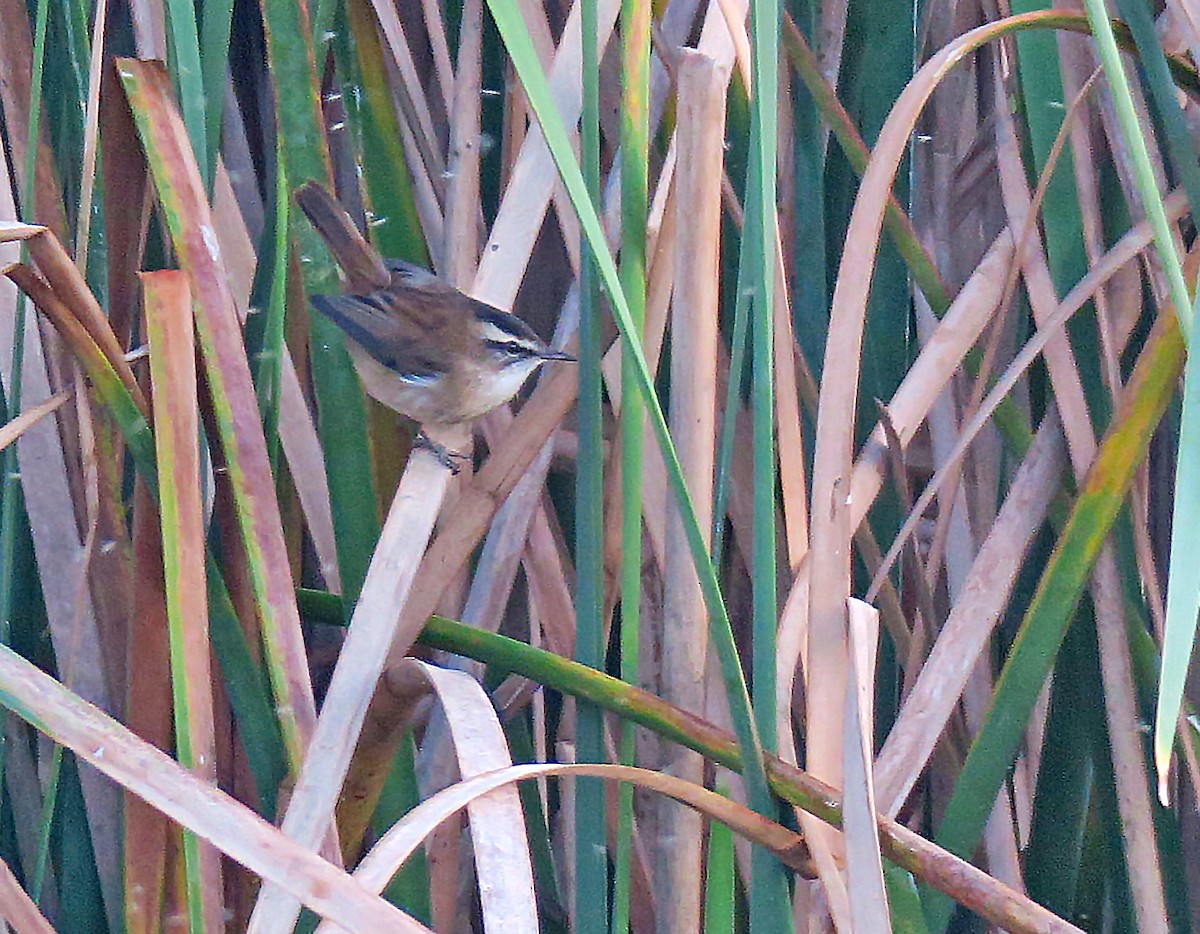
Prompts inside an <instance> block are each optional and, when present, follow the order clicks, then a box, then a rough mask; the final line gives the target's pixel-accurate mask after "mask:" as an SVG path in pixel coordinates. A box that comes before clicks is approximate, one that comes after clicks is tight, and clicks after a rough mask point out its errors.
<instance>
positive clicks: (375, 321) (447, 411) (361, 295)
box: [296, 182, 575, 470]
mask: <svg viewBox="0 0 1200 934" xmlns="http://www.w3.org/2000/svg"><path fill="white" fill-rule="evenodd" d="M296 203H297V204H299V205H300V208H301V210H303V211H304V214H305V216H307V217H308V219H309V222H310V223H311V224H312V225H313V227H315V228H316V230H317V232H318V233H319V234H320V235H321V237H322V239H323V240H324V241H325V243H326V245H327V246H328V247H329V251H330V252H331V253H332V254H333V256H334V258H335V259H336V260H337V262H338V265H339V266H341V267H342V271H343V272H344V273H345V275H346V280H347V283H346V284H347V290H348V294H345V295H314V296H313V297H312V303H313V306H314V307H315V308H316V309H317V311H319V312H321V313H322V314H323V315H325V316H326V317H327V318H329V319H330V320H331V321H333V322H334V324H336V325H337V326H338V327H339V328H340V329H341V330H342V332H343V333H344V334H345V335H346V338H347V340H346V348H347V350H348V351H349V352H350V357H351V359H352V360H353V361H354V367H355V369H356V370H357V371H358V376H359V379H361V380H362V384H363V387H364V388H365V389H366V391H367V392H368V393H369V394H370V395H371V396H373V397H374V398H376V399H378V400H379V401H380V402H382V403H383V404H384V405H386V406H387V407H388V408H391V409H394V410H395V411H397V412H399V413H400V414H401V415H406V416H407V417H409V418H411V419H413V420H414V421H417V422H420V423H421V424H422V425H427V424H433V425H457V424H461V423H464V422H470V421H473V420H474V419H476V418H478V417H479V416H481V415H483V414H485V413H487V412H490V411H491V410H492V409H494V408H496V406H498V405H500V404H502V403H504V402H507V401H508V400H509V399H511V398H512V397H513V396H514V395H516V393H517V390H519V389H520V388H521V386H522V385H523V384H524V383H525V380H526V379H528V378H529V376H530V375H531V374H532V373H533V372H534V371H535V370H536V369H537V368H538V367H540V366H541V365H542V364H543V363H545V362H546V361H547V360H566V361H574V359H575V358H574V357H572V356H571V355H570V354H567V353H563V352H561V351H557V350H552V349H551V348H550V347H549V346H547V345H546V344H545V343H544V342H543V341H542V340H541V339H540V338H539V337H538V336H537V334H535V333H534V332H533V329H532V328H530V327H529V325H527V324H526V323H525V322H524V321H522V320H521V319H520V318H518V317H516V316H515V315H511V314H509V313H508V312H506V311H501V310H500V309H499V308H493V307H492V306H491V305H487V304H484V303H483V302H480V301H477V300H475V299H473V298H471V297H470V296H469V295H465V294H463V293H462V292H460V291H459V290H458V289H456V288H454V287H453V286H451V285H449V284H447V283H445V282H443V281H442V280H441V279H439V278H438V277H437V276H435V275H434V274H433V273H431V272H428V271H427V270H424V269H421V268H420V267H419V266H414V265H412V264H410V263H406V262H403V261H401V260H394V259H388V260H385V259H383V258H381V257H380V256H379V254H378V253H377V252H376V251H375V250H374V248H373V247H371V245H370V244H369V243H367V241H366V240H364V239H363V237H362V234H360V233H359V231H358V228H357V227H355V226H354V223H353V221H351V220H350V217H349V215H348V214H347V213H346V211H345V209H344V208H343V207H342V206H341V204H340V203H338V201H337V200H336V199H335V198H334V197H333V196H332V195H331V194H329V192H328V191H326V190H325V189H324V188H323V187H321V186H320V185H319V184H317V183H316V182H308V183H307V184H305V185H304V186H302V187H301V188H300V189H299V190H298V191H297V192H296ZM417 440H418V441H419V442H420V443H422V444H424V445H425V446H427V447H430V448H432V449H433V450H434V452H435V453H436V454H438V456H439V457H440V459H441V460H442V462H443V463H445V464H446V466H447V467H449V468H450V469H451V470H453V469H455V468H454V465H453V463H452V460H451V458H453V457H462V456H463V455H461V454H456V453H455V452H450V451H447V450H446V449H445V448H444V447H442V446H441V445H440V444H437V443H435V442H433V441H432V440H430V439H429V437H428V436H427V435H425V434H424V432H423V431H422V432H421V433H420V434H419V435H418V436H417Z"/></svg>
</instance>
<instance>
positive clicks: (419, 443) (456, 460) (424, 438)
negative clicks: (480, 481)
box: [413, 429, 471, 476]
mask: <svg viewBox="0 0 1200 934" xmlns="http://www.w3.org/2000/svg"><path fill="white" fill-rule="evenodd" d="M413 447H414V448H424V449H425V450H426V451H428V452H429V453H430V454H432V455H433V456H434V457H435V458H436V459H437V462H438V463H439V464H441V465H442V466H443V467H445V468H446V469H447V470H448V471H450V473H451V474H452V475H454V476H458V473H459V471H460V470H462V464H463V463H468V462H470V460H471V455H470V454H464V453H463V452H462V451H452V450H450V449H449V448H448V447H446V445H444V444H440V443H438V442H437V441H434V440H433V439H432V438H431V437H429V435H427V434H425V431H424V429H422V430H421V431H418V432H417V436H416V438H414V439H413Z"/></svg>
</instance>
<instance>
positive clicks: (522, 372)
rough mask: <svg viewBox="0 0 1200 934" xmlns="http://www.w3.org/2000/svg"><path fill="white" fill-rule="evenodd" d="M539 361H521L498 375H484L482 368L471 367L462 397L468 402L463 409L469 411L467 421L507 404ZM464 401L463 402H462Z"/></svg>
mask: <svg viewBox="0 0 1200 934" xmlns="http://www.w3.org/2000/svg"><path fill="white" fill-rule="evenodd" d="M541 362H542V361H541V360H537V359H534V360H523V361H521V362H519V363H513V364H510V365H509V366H506V367H505V368H504V369H502V370H501V371H500V372H499V373H496V372H494V371H493V372H491V373H488V374H485V372H484V370H483V368H482V367H478V366H472V367H471V373H470V375H469V376H468V377H467V385H466V386H464V387H463V388H464V390H465V391H464V396H465V397H466V399H469V400H470V404H469V405H464V409H467V410H469V414H467V416H466V417H467V418H468V419H475V418H478V417H479V416H480V415H483V414H484V413H485V412H490V411H491V410H492V409H494V408H495V407H496V406H498V405H500V404H501V403H502V402H507V401H508V400H509V399H511V398H512V397H513V396H515V395H516V394H517V391H518V390H519V389H520V388H521V387H522V386H523V385H524V384H525V380H527V379H529V376H530V374H531V373H533V371H534V370H536V369H537V368H538V367H539V366H540V365H541ZM464 401H465V400H464Z"/></svg>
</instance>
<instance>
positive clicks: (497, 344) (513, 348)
mask: <svg viewBox="0 0 1200 934" xmlns="http://www.w3.org/2000/svg"><path fill="white" fill-rule="evenodd" d="M485 343H486V344H487V345H488V349H490V350H492V351H493V352H495V353H501V354H505V355H506V356H510V357H528V356H531V354H530V351H529V348H528V347H526V346H525V345H524V344H521V343H518V342H517V341H491V340H489V341H485Z"/></svg>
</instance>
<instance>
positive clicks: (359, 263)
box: [296, 182, 392, 294]
mask: <svg viewBox="0 0 1200 934" xmlns="http://www.w3.org/2000/svg"><path fill="white" fill-rule="evenodd" d="M296 203H297V204H298V205H300V210H302V211H303V212H304V216H305V217H307V218H308V220H309V223H311V224H312V225H313V227H315V228H316V230H317V233H319V234H320V235H321V239H322V240H324V241H325V245H326V246H327V247H328V248H329V252H330V253H332V254H333V258H334V259H335V260H337V263H338V265H339V266H341V267H342V271H343V272H344V273H345V274H346V279H347V280H348V285H349V288H350V291H351V292H355V293H358V294H366V293H368V292H372V291H374V290H375V289H382V288H384V287H386V286H387V284H388V283H389V282H390V281H391V278H392V277H391V273H390V272H388V269H387V267H386V266H385V265H384V264H383V260H382V259H381V258H380V256H379V254H378V253H377V252H376V251H375V248H374V247H372V246H371V244H369V243H367V241H366V240H365V239H363V235H362V234H361V233H359V232H358V228H357V227H355V226H354V222H353V221H352V220H350V215H349V214H347V213H346V209H345V208H343V207H342V205H341V203H340V202H339V201H338V200H337V199H336V198H335V197H334V196H333V195H331V194H330V193H329V192H328V191H326V190H325V188H324V187H322V186H321V185H320V184H318V183H317V182H306V183H305V184H303V185H301V186H300V188H298V189H297V190H296Z"/></svg>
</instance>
